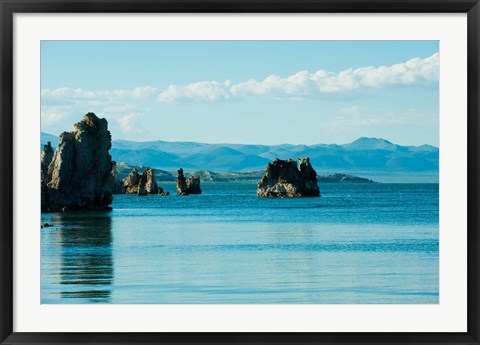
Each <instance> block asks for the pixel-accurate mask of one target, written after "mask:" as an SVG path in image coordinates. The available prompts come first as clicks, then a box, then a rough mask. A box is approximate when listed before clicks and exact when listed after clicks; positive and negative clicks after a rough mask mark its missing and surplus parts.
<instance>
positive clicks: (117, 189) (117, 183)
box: [111, 161, 125, 194]
mask: <svg viewBox="0 0 480 345" xmlns="http://www.w3.org/2000/svg"><path fill="white" fill-rule="evenodd" d="M111 184H112V193H113V194H125V188H124V187H123V181H121V180H120V178H119V177H118V171H117V163H116V162H114V161H112V172H111Z"/></svg>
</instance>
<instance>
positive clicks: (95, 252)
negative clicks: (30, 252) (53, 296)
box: [52, 212, 114, 303]
mask: <svg viewBox="0 0 480 345" xmlns="http://www.w3.org/2000/svg"><path fill="white" fill-rule="evenodd" d="M52 222H53V223H54V224H58V225H59V228H58V230H57V232H56V237H57V238H56V242H57V244H58V246H59V247H60V248H61V254H60V258H61V267H60V272H59V273H60V275H59V277H60V281H59V283H60V284H62V285H65V286H64V287H63V288H62V289H61V290H62V291H61V292H60V294H61V297H62V298H67V299H75V300H77V301H78V302H88V303H95V302H97V303H109V302H111V285H112V283H113V274H114V270H113V257H112V219H111V217H110V215H109V213H98V212H95V213H94V212H92V213H90V212H82V213H79V212H75V213H61V214H56V215H52ZM80 299H81V300H80ZM75 300H73V301H72V302H73V303H75V302H76V301H75Z"/></svg>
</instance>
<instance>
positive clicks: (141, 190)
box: [123, 168, 168, 195]
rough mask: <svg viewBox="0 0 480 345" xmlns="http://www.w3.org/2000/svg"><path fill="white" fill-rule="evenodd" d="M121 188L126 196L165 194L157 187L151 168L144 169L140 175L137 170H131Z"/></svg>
mask: <svg viewBox="0 0 480 345" xmlns="http://www.w3.org/2000/svg"><path fill="white" fill-rule="evenodd" d="M123 188H124V190H125V193H126V194H137V195H147V194H162V195H168V192H167V193H165V192H164V191H163V189H162V188H161V187H158V184H157V181H156V179H155V171H154V170H153V169H152V168H145V170H143V173H142V175H139V174H138V170H137V169H136V168H133V169H132V171H131V172H130V174H128V176H127V177H126V178H125V179H124V180H123Z"/></svg>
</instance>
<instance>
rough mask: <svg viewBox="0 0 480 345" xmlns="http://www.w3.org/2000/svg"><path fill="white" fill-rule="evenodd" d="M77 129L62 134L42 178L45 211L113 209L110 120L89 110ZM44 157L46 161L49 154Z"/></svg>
mask: <svg viewBox="0 0 480 345" xmlns="http://www.w3.org/2000/svg"><path fill="white" fill-rule="evenodd" d="M74 128H75V131H73V132H63V133H62V134H60V137H59V142H58V146H57V149H56V150H55V153H54V155H53V158H52V160H51V163H50V164H49V165H48V169H47V172H46V174H45V176H44V179H43V180H42V183H41V187H42V211H43V212H56V211H63V210H78V209H99V210H105V209H110V206H109V205H110V204H111V203H112V184H111V171H112V157H111V156H110V154H109V152H108V151H109V150H110V148H111V142H112V139H111V135H110V132H109V131H108V123H107V120H105V119H100V118H98V117H97V116H96V115H95V114H94V113H88V114H86V115H85V116H84V117H83V119H82V121H80V122H77V123H76V124H74ZM46 150H47V151H48V148H46ZM44 151H45V150H44ZM42 155H43V154H42ZM44 156H45V157H44V161H45V162H46V159H47V157H46V156H47V153H45V155H44ZM42 168H43V167H42Z"/></svg>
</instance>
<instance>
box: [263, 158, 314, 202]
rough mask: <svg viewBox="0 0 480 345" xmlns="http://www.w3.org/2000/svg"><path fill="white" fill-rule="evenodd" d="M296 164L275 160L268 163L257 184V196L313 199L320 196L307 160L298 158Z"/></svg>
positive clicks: (312, 170)
mask: <svg viewBox="0 0 480 345" xmlns="http://www.w3.org/2000/svg"><path fill="white" fill-rule="evenodd" d="M298 160H299V161H300V167H298V166H297V162H296V161H294V160H292V159H288V160H281V159H278V158H277V159H275V160H274V161H273V163H268V165H267V168H266V170H265V174H264V175H263V177H262V179H261V180H260V182H259V183H258V188H257V196H260V197H314V196H320V189H319V188H318V181H317V173H316V172H315V170H314V169H313V167H312V165H311V164H310V159H309V158H298Z"/></svg>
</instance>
